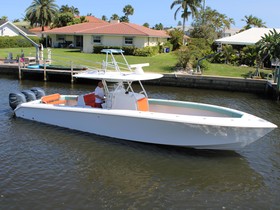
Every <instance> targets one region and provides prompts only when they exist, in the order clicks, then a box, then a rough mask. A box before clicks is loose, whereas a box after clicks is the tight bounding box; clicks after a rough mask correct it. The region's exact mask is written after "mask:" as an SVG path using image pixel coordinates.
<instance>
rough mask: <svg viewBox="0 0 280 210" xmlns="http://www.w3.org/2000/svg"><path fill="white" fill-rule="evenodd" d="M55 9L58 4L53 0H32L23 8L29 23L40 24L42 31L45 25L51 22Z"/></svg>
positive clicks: (56, 9)
mask: <svg viewBox="0 0 280 210" xmlns="http://www.w3.org/2000/svg"><path fill="white" fill-rule="evenodd" d="M57 11H58V6H57V5H56V4H55V0H33V2H32V4H31V5H30V6H29V7H28V8H27V9H26V10H25V12H26V17H27V18H28V20H29V21H30V25H32V26H34V25H40V26H41V27H42V31H44V30H45V26H48V25H50V24H51V23H52V20H53V19H54V17H55V14H56V13H57Z"/></svg>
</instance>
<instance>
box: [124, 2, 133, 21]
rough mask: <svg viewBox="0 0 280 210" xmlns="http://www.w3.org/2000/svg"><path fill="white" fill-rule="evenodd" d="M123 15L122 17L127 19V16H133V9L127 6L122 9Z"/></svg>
mask: <svg viewBox="0 0 280 210" xmlns="http://www.w3.org/2000/svg"><path fill="white" fill-rule="evenodd" d="M123 13H124V16H125V17H126V18H127V19H128V16H129V15H133V14H134V8H133V7H132V6H131V5H130V4H128V5H126V6H125V7H124V8H123Z"/></svg>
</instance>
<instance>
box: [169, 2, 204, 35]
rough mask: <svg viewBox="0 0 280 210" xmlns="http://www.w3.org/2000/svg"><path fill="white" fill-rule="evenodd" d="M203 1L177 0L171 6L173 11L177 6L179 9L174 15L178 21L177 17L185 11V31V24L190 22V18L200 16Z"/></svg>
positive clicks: (183, 15) (183, 17)
mask: <svg viewBox="0 0 280 210" xmlns="http://www.w3.org/2000/svg"><path fill="white" fill-rule="evenodd" d="M201 1H202V0H175V1H173V3H172V4H171V6H170V9H173V8H174V7H175V6H178V5H179V7H178V8H177V9H176V11H175V13H174V19H175V20H176V17H177V15H178V13H179V12H180V11H181V10H183V12H182V15H181V18H182V19H183V31H185V24H186V21H187V20H188V18H189V16H190V15H192V17H196V16H197V14H198V8H199V7H200V6H201Z"/></svg>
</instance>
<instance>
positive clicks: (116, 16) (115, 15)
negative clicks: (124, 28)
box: [110, 13, 120, 20]
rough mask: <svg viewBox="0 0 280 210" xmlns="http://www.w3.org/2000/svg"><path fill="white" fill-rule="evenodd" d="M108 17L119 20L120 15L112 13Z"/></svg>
mask: <svg viewBox="0 0 280 210" xmlns="http://www.w3.org/2000/svg"><path fill="white" fill-rule="evenodd" d="M110 19H111V20H119V19H120V17H119V16H118V15H117V14H116V13H115V14H112V16H111V18H110Z"/></svg>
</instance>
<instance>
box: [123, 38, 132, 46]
mask: <svg viewBox="0 0 280 210" xmlns="http://www.w3.org/2000/svg"><path fill="white" fill-rule="evenodd" d="M124 44H125V45H133V38H132V37H125V38H124Z"/></svg>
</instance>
